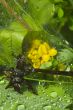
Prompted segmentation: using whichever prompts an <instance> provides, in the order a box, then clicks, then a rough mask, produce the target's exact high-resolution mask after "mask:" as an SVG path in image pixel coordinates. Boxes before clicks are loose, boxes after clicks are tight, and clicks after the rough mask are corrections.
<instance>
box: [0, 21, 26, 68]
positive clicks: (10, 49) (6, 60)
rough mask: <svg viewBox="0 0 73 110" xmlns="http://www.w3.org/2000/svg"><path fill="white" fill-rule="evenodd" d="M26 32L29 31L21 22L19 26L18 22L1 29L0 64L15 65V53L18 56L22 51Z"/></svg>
mask: <svg viewBox="0 0 73 110" xmlns="http://www.w3.org/2000/svg"><path fill="white" fill-rule="evenodd" d="M19 30H20V31H19ZM21 30H22V31H21ZM26 33H27V31H26V30H25V29H23V28H22V27H21V25H20V24H18V27H17V23H16V22H14V24H12V25H11V26H10V29H2V30H0V64H6V65H9V66H14V65H15V63H16V60H15V57H14V56H13V54H14V55H15V56H17V55H18V54H20V53H21V52H22V41H23V38H24V36H25V34H26Z"/></svg>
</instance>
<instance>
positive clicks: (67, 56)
mask: <svg viewBox="0 0 73 110" xmlns="http://www.w3.org/2000/svg"><path fill="white" fill-rule="evenodd" d="M57 59H58V61H60V62H63V63H66V64H68V63H73V51H71V50H70V49H62V50H61V51H60V52H59V54H58V57H57Z"/></svg>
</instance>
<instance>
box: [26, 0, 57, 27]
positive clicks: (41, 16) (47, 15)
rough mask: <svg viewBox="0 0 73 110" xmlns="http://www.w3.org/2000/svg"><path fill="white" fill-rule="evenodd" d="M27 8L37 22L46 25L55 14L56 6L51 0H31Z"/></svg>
mask: <svg viewBox="0 0 73 110" xmlns="http://www.w3.org/2000/svg"><path fill="white" fill-rule="evenodd" d="M27 10H28V12H29V13H30V15H31V16H32V18H34V21H36V23H37V24H39V25H40V24H41V25H45V24H46V23H47V22H48V21H49V20H50V19H51V17H52V16H53V15H54V11H55V7H54V4H52V3H51V2H50V0H45V1H44V0H40V1H39V0H37V2H35V0H30V1H29V2H28V8H27Z"/></svg>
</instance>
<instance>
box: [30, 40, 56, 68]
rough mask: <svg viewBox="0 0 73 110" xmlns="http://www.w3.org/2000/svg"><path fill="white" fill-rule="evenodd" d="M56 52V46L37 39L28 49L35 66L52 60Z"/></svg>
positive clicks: (37, 66)
mask: <svg viewBox="0 0 73 110" xmlns="http://www.w3.org/2000/svg"><path fill="white" fill-rule="evenodd" d="M56 54H57V50H56V49H55V48H52V47H50V45H49V44H48V43H46V42H42V41H41V40H37V39H36V40H34V41H33V42H32V47H31V49H30V50H29V51H28V58H29V59H30V60H31V61H32V64H33V67H34V68H40V66H41V64H44V63H45V62H48V61H50V60H51V59H52V58H53V57H54V56H56Z"/></svg>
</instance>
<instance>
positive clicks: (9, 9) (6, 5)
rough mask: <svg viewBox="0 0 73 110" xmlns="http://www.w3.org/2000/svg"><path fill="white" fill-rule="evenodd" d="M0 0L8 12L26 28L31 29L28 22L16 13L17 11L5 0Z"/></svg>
mask: <svg viewBox="0 0 73 110" xmlns="http://www.w3.org/2000/svg"><path fill="white" fill-rule="evenodd" d="M0 2H1V3H2V5H3V6H4V7H5V8H6V9H7V11H8V13H9V14H11V15H12V16H14V17H15V18H16V20H17V21H19V22H20V23H21V24H22V25H23V26H24V27H25V28H26V29H28V30H29V31H32V29H31V28H30V26H29V24H28V23H26V21H25V20H23V19H22V17H21V16H19V15H17V13H16V12H15V11H14V10H13V9H12V8H11V7H10V6H9V4H8V3H7V2H6V0H0Z"/></svg>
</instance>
